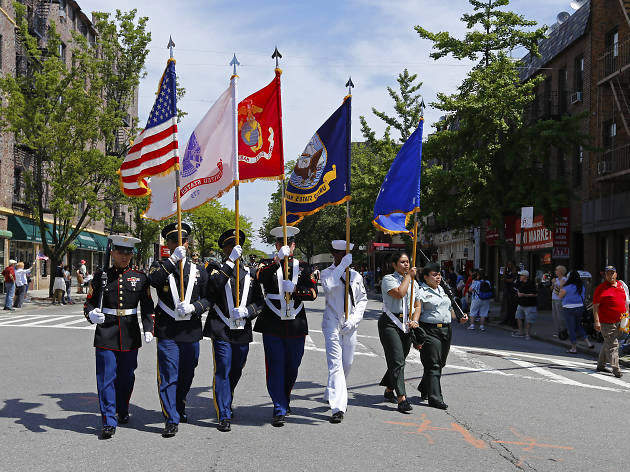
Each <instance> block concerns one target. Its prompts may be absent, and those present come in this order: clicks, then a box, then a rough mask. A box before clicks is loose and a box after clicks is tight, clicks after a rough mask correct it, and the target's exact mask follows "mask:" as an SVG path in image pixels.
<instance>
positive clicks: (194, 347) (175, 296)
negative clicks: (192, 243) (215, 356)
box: [149, 223, 210, 437]
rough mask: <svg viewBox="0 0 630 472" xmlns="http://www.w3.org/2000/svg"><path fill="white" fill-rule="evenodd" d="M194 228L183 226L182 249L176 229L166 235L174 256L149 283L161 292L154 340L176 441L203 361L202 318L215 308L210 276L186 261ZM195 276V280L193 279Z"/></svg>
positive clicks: (168, 427)
mask: <svg viewBox="0 0 630 472" xmlns="http://www.w3.org/2000/svg"><path fill="white" fill-rule="evenodd" d="M189 234H190V226H189V225H187V224H186V223H182V241H183V246H177V244H178V231H177V224H176V223H172V224H170V225H168V226H166V227H165V228H164V229H163V230H162V237H163V238H164V239H165V240H166V245H167V246H168V248H169V249H170V251H171V256H170V257H168V258H166V259H163V260H161V261H156V262H154V263H153V264H152V265H151V268H150V269H149V282H150V284H151V285H152V286H153V287H155V288H156V290H157V294H158V304H157V306H156V307H155V337H156V338H157V339H158V341H157V356H158V372H157V381H158V393H159V396H160V403H161V406H162V413H163V414H164V421H165V425H164V430H163V431H162V436H164V437H172V436H175V434H176V433H177V430H178V425H179V423H180V422H182V423H185V422H187V421H188V417H187V415H186V396H187V395H188V392H189V391H190V386H191V385H192V381H193V378H194V376H195V367H197V363H198V361H199V340H200V339H201V338H202V329H201V314H202V313H203V312H204V311H206V310H207V309H208V307H209V306H210V303H209V301H208V299H207V298H206V284H207V282H208V274H207V272H206V270H205V269H204V267H203V266H202V265H197V264H193V263H192V261H191V260H190V259H189V258H187V257H186V250H187V247H188V242H187V240H188V235H189ZM182 260H183V261H184V293H185V296H184V301H183V302H182V301H180V294H179V290H180V269H179V267H180V261H182ZM191 274H193V275H192V276H191Z"/></svg>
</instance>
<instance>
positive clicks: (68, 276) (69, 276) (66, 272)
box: [63, 265, 74, 305]
mask: <svg viewBox="0 0 630 472" xmlns="http://www.w3.org/2000/svg"><path fill="white" fill-rule="evenodd" d="M63 278H64V280H65V282H66V295H65V297H64V301H65V302H66V303H68V304H70V305H74V302H73V301H72V294H71V293H70V287H71V286H72V272H70V266H69V265H67V266H64V268H63Z"/></svg>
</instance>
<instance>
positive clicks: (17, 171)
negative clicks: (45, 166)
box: [0, 0, 138, 288]
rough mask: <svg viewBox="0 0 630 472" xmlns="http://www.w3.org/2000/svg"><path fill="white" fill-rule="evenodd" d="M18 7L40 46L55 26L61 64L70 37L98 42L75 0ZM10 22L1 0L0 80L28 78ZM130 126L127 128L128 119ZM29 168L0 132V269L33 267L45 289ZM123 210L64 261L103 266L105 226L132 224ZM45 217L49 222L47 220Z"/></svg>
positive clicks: (93, 228)
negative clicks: (11, 264)
mask: <svg viewBox="0 0 630 472" xmlns="http://www.w3.org/2000/svg"><path fill="white" fill-rule="evenodd" d="M20 3H23V4H24V5H25V6H26V7H27V10H28V22H29V30H30V32H31V34H32V35H34V36H36V37H38V38H40V40H41V41H45V40H46V31H47V29H48V25H49V24H50V23H52V22H54V23H55V25H56V29H57V32H58V34H59V35H60V37H61V40H62V44H61V46H60V51H59V52H60V55H61V57H62V58H63V60H64V61H65V62H68V61H70V60H71V57H69V51H68V52H66V45H70V44H71V43H72V33H73V32H79V33H80V34H82V35H83V36H84V37H85V38H86V39H87V40H88V42H89V43H90V44H94V42H95V41H96V36H97V34H96V30H95V29H94V26H93V24H92V21H91V19H90V18H89V17H88V16H87V15H86V14H85V13H84V12H83V11H82V10H81V8H80V6H79V4H78V3H77V2H75V1H74V0H21V1H20ZM14 17H15V11H14V8H13V1H12V0H0V71H1V73H2V74H3V75H7V74H11V75H15V74H26V73H28V68H27V65H26V60H25V57H24V56H23V53H22V46H21V43H20V40H19V35H18V34H16V24H15V20H14ZM137 113H138V97H137V91H136V96H135V98H134V101H133V103H132V105H131V107H130V109H129V116H130V117H136V116H137ZM128 121H129V123H130V122H131V119H129V120H128ZM30 165H31V159H30V156H29V155H28V153H27V152H25V151H24V150H23V149H21V148H20V147H19V146H18V145H16V143H15V142H14V138H13V136H12V135H11V134H10V133H0V270H1V268H3V267H4V266H5V265H6V264H7V263H8V259H9V258H12V259H16V260H18V261H24V262H25V264H26V266H27V267H28V266H29V265H30V264H31V263H33V262H36V266H35V267H36V269H35V272H36V274H37V277H36V278H35V279H34V285H35V288H45V287H47V286H48V284H49V280H50V279H49V273H50V268H49V267H47V261H45V260H43V259H42V260H40V259H38V255H41V254H42V252H41V251H42V244H41V242H42V240H41V235H40V231H39V228H38V227H37V224H35V222H34V221H33V215H32V212H31V211H30V209H29V207H28V205H27V204H25V201H24V173H25V172H26V171H28V169H29V166H30ZM46 193H47V192H46ZM126 211H127V209H126V208H124V207H122V208H116V209H115V211H114V214H113V215H112V217H111V218H110V219H108V221H107V222H103V221H101V222H93V223H92V224H90V226H89V227H88V228H87V229H86V230H85V231H83V232H81V233H80V234H79V237H78V238H77V239H76V240H75V241H74V243H73V245H74V246H75V247H76V249H74V250H72V251H70V252H69V253H68V254H67V256H66V260H65V261H64V262H66V263H68V264H71V265H77V264H78V263H79V261H80V260H81V259H85V260H86V261H87V264H86V265H87V267H88V271H90V272H91V271H93V270H94V269H95V268H96V267H97V266H99V265H101V264H102V263H103V254H104V250H105V247H106V245H107V238H106V234H108V233H109V230H110V228H109V227H111V226H113V225H114V224H116V223H119V222H121V221H122V222H125V223H127V224H131V221H130V218H128V217H127V214H126ZM44 217H45V220H46V221H48V220H47V218H46V215H44ZM50 222H52V220H50Z"/></svg>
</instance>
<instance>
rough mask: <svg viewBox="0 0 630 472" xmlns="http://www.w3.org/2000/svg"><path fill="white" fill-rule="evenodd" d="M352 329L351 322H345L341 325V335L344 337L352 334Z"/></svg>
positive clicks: (352, 324)
mask: <svg viewBox="0 0 630 472" xmlns="http://www.w3.org/2000/svg"><path fill="white" fill-rule="evenodd" d="M354 328H355V326H354V323H353V322H352V321H345V322H344V323H343V325H342V326H341V334H343V335H344V336H347V335H349V334H352V332H353V331H354Z"/></svg>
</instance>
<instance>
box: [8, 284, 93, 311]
mask: <svg viewBox="0 0 630 472" xmlns="http://www.w3.org/2000/svg"><path fill="white" fill-rule="evenodd" d="M76 290H77V288H76V287H72V293H71V296H72V301H73V302H74V303H76V304H81V305H82V304H83V302H85V299H86V297H87V294H86V292H87V289H83V293H76ZM4 299H5V294H4V293H3V294H1V295H0V303H1V304H2V306H4ZM51 303H52V298H50V297H49V296H48V289H43V290H29V291H28V293H27V294H26V300H25V301H24V305H23V307H27V306H28V305H50V304H51Z"/></svg>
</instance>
